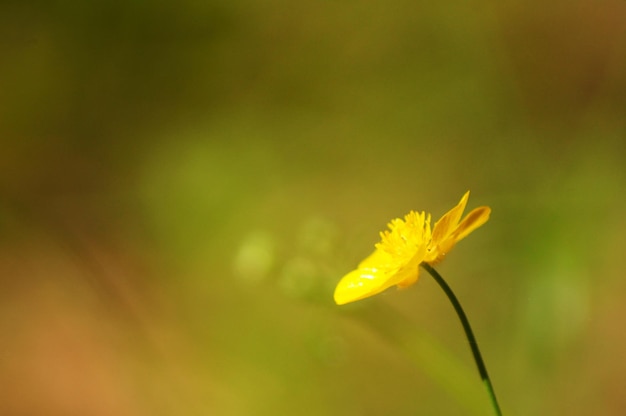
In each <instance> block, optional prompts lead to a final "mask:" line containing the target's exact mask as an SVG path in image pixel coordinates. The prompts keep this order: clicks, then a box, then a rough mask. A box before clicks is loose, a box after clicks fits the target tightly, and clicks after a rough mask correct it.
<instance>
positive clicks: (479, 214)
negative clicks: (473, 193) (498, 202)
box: [452, 207, 491, 241]
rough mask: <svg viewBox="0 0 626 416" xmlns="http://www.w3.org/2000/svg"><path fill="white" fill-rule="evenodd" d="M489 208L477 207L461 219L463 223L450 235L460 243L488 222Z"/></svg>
mask: <svg viewBox="0 0 626 416" xmlns="http://www.w3.org/2000/svg"><path fill="white" fill-rule="evenodd" d="M490 214H491V208H489V207H478V208H476V209H474V210H472V212H470V213H469V214H467V215H466V216H465V218H463V221H461V223H460V224H459V226H458V227H457V228H456V230H454V232H453V233H452V234H453V236H454V239H455V241H461V240H462V239H464V238H465V237H467V236H468V235H469V234H470V233H471V232H472V231H474V230H475V229H477V228H478V227H480V226H481V225H483V224H484V223H486V222H487V221H488V220H489V215H490Z"/></svg>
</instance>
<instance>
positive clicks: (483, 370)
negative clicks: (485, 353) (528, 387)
mask: <svg viewBox="0 0 626 416" xmlns="http://www.w3.org/2000/svg"><path fill="white" fill-rule="evenodd" d="M421 266H422V267H423V268H424V270H426V271H427V272H428V273H429V274H430V275H431V276H432V277H433V278H434V279H435V280H436V281H437V283H438V284H439V286H441V288H442V289H443V291H444V292H445V293H446V296H448V299H450V302H451V303H452V306H453V307H454V310H455V311H456V314H457V315H458V316H459V320H460V321H461V325H463V329H464V330H465V336H466V337H467V341H468V342H469V345H470V348H471V349H472V354H473V355H474V361H476V366H477V367H478V373H479V374H480V378H481V379H482V381H483V383H484V384H485V387H486V388H487V393H489V398H490V399H491V405H492V406H493V409H494V411H495V413H496V415H498V416H502V411H501V410H500V406H499V405H498V400H497V399H496V393H495V392H494V391H493V386H492V385H491V379H490V378H489V374H488V373H487V367H485V363H484V361H483V357H482V356H481V355H480V349H479V348H478V343H477V342H476V338H475V337H474V332H473V331H472V327H471V326H470V323H469V321H468V320H467V316H466V315H465V311H463V307H461V304H460V303H459V300H458V299H457V298H456V296H455V295H454V292H452V289H450V286H448V284H447V283H446V281H445V280H444V279H443V277H441V275H440V274H439V273H438V272H437V270H435V269H433V268H432V267H431V266H430V265H429V264H427V263H422V264H421Z"/></svg>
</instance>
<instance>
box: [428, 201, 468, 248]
mask: <svg viewBox="0 0 626 416" xmlns="http://www.w3.org/2000/svg"><path fill="white" fill-rule="evenodd" d="M468 198H469V191H467V192H466V193H465V195H463V198H461V201H460V202H459V203H458V204H457V206H456V207H454V208H452V209H451V210H450V211H448V212H447V213H446V214H444V216H443V217H441V219H440V220H439V221H437V222H436V223H435V227H434V228H433V237H432V238H433V243H434V244H435V245H436V244H437V243H439V242H441V241H442V240H444V239H445V238H446V237H447V236H448V235H449V234H450V233H451V232H452V231H453V230H454V228H455V227H456V225H457V224H458V223H459V220H460V219H461V215H463V211H465V206H466V205H467V200H468Z"/></svg>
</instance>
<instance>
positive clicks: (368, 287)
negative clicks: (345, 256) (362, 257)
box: [334, 269, 393, 305]
mask: <svg viewBox="0 0 626 416" xmlns="http://www.w3.org/2000/svg"><path fill="white" fill-rule="evenodd" d="M389 277H390V276H389V274H388V273H386V272H385V271H383V270H381V269H356V270H353V271H351V272H350V273H348V274H347V275H345V276H344V277H343V278H342V279H341V280H340V281H339V283H338V284H337V287H336V288H335V295H334V297H335V303H337V305H343V304H345V303H349V302H354V301H357V300H360V299H364V298H367V297H370V296H374V295H376V294H377V293H380V292H382V291H383V290H385V289H387V288H389V287H390V286H393V283H390V279H389Z"/></svg>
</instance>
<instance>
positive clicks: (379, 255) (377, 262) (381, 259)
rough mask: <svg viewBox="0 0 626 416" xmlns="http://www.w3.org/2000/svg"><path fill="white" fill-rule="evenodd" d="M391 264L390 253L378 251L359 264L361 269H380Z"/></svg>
mask: <svg viewBox="0 0 626 416" xmlns="http://www.w3.org/2000/svg"><path fill="white" fill-rule="evenodd" d="M390 262H391V256H390V255H389V253H387V252H385V251H383V250H380V249H376V250H374V252H373V253H372V254H370V255H369V256H367V257H366V258H365V259H364V260H363V261H361V262H360V263H359V266H358V268H359V269H372V268H374V269H380V268H382V267H384V266H385V265H388V264H389V263H390Z"/></svg>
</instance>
